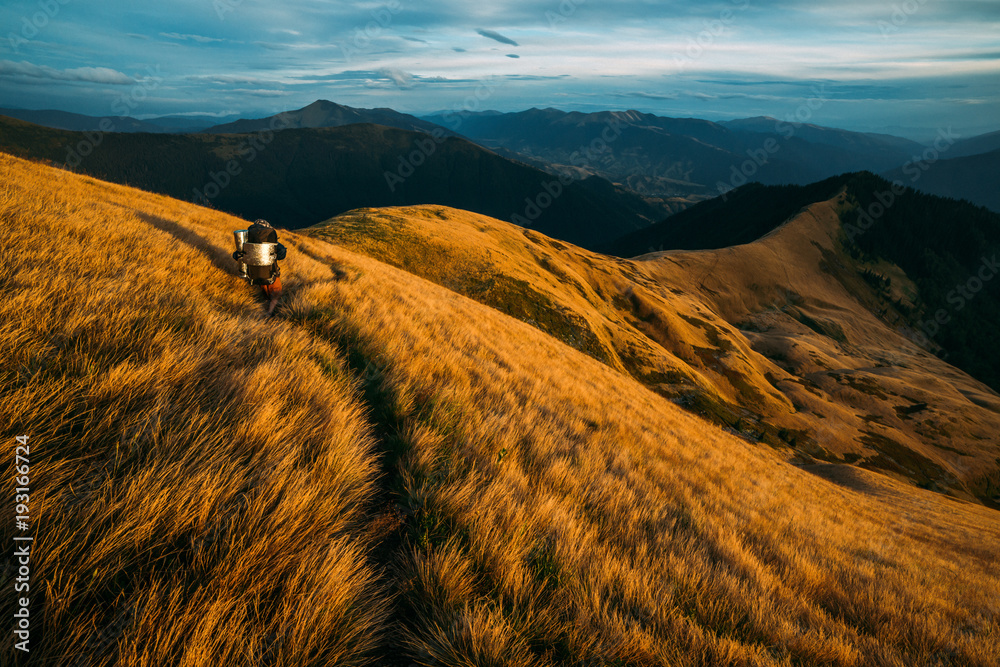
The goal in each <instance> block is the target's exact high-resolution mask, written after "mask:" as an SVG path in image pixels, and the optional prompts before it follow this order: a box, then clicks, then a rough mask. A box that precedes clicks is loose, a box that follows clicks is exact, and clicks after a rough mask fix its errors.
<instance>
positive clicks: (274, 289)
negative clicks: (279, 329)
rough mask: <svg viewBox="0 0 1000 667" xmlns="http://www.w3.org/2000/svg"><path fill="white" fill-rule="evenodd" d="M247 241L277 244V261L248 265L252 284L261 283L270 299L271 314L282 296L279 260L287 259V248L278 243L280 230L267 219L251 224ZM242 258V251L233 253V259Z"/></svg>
mask: <svg viewBox="0 0 1000 667" xmlns="http://www.w3.org/2000/svg"><path fill="white" fill-rule="evenodd" d="M246 242H247V243H273V244H275V245H276V246H277V248H276V253H275V254H274V258H275V261H274V262H273V263H271V264H265V265H252V264H250V265H247V267H246V272H247V276H246V277H247V280H249V281H250V284H251V285H260V288H261V290H262V291H263V292H264V296H265V297H266V298H267V300H268V304H267V314H268V315H271V314H273V313H274V309H275V307H276V306H277V305H278V299H280V298H281V269H280V268H279V267H278V260H283V259H285V253H286V252H287V250H286V248H285V246H283V245H281V244H280V243H278V232H276V231H275V230H274V228H273V227H271V224H270V223H269V222H268V221H267V220H256V221H255V222H254V223H253V224H252V225H250V227H249V228H248V229H247V236H246ZM242 258H243V253H242V252H240V251H237V252H235V253H233V259H236V260H237V261H240V260H241V259H242Z"/></svg>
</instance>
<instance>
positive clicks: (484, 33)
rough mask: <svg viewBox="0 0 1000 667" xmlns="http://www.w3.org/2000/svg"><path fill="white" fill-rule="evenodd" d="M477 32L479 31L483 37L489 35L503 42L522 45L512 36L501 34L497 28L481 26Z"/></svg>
mask: <svg viewBox="0 0 1000 667" xmlns="http://www.w3.org/2000/svg"><path fill="white" fill-rule="evenodd" d="M476 32H478V33H479V34H480V35H482V36H483V37H488V38H489V39H493V40H496V41H498V42H500V43H501V44H510V45H511V46H520V44H518V43H517V42H515V41H514V40H512V39H511V38H510V37H505V36H503V35H501V34H500V33H498V32H497V31H495V30H483V29H482V28H479V29H478V30H476Z"/></svg>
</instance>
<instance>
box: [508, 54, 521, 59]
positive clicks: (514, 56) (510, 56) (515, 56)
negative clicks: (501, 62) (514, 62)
mask: <svg viewBox="0 0 1000 667" xmlns="http://www.w3.org/2000/svg"><path fill="white" fill-rule="evenodd" d="M507 57H508V58H520V57H521V56H519V55H517V54H516V53H508V54H507Z"/></svg>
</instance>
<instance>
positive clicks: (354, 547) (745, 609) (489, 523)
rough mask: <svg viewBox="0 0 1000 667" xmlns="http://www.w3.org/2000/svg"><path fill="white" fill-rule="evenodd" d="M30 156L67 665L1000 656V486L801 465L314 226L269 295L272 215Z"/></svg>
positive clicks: (35, 286)
mask: <svg viewBox="0 0 1000 667" xmlns="http://www.w3.org/2000/svg"><path fill="white" fill-rule="evenodd" d="M0 171H2V175H3V178H2V180H0V182H2V183H3V184H4V185H3V186H2V189H0V218H2V220H3V221H4V226H5V228H6V229H8V230H14V232H13V233H15V234H16V235H17V238H16V239H15V241H16V242H15V243H12V244H10V245H6V244H5V245H4V254H5V256H4V258H3V260H4V262H5V265H6V266H9V267H12V268H13V273H9V274H6V276H5V278H4V280H5V284H4V287H5V292H6V293H7V294H12V295H14V296H13V297H12V298H10V299H7V300H5V301H3V302H2V303H0V322H2V324H0V327H2V334H3V335H2V336H0V345H2V346H3V347H2V352H3V354H4V356H5V359H7V363H6V364H5V365H4V366H3V370H2V371H0V372H2V373H3V382H2V385H0V386H2V387H3V388H4V389H3V391H4V396H3V399H4V400H3V402H4V405H5V406H8V408H9V409H8V410H7V411H5V412H4V413H3V417H2V419H3V423H2V428H3V431H4V432H5V433H11V432H27V433H29V434H31V435H32V438H33V440H32V443H33V445H34V447H36V448H33V449H32V456H33V457H34V458H33V459H32V475H33V480H34V481H33V494H32V503H33V508H32V513H33V514H34V515H35V516H37V517H40V518H42V517H43V518H44V520H43V522H42V523H40V524H39V526H38V532H37V534H38V535H39V538H38V542H37V543H36V548H37V554H38V558H39V560H38V561H37V562H36V561H35V560H33V561H32V563H33V567H34V568H35V569H33V575H32V576H33V586H38V588H39V589H40V591H39V593H41V591H44V594H38V595H37V597H34V598H33V599H34V604H35V616H33V617H32V618H33V619H35V618H42V619H44V621H43V623H44V630H45V637H44V639H40V640H39V644H37V647H38V653H32V657H33V659H34V660H35V662H36V664H72V662H73V661H74V660H76V659H77V658H78V657H80V656H83V655H88V656H89V657H90V658H91V661H90V664H92V665H101V664H122V665H160V664H180V665H219V664H227V665H230V664H232V665H244V664H246V665H250V664H253V665H258V664H273V665H296V666H304V665H305V666H312V665H326V664H333V663H336V664H348V663H349V662H351V661H354V662H361V661H363V660H364V658H365V653H364V652H365V651H366V650H368V649H373V648H374V649H375V650H381V651H382V652H383V653H387V654H389V656H388V658H391V659H395V658H396V657H397V656H398V657H399V658H400V660H398V661H397V662H395V663H394V664H409V663H410V662H416V663H418V664H425V665H432V664H446V665H550V664H620V665H654V664H672V665H787V664H810V665H811V664H834V665H910V664H936V663H946V664H947V663H950V664H968V665H984V666H985V665H992V664H995V663H996V662H997V660H1000V624H998V618H997V614H998V612H1000V610H998V608H997V603H996V601H997V599H1000V566H998V564H997V563H998V559H997V555H998V554H997V547H996V545H997V544H998V541H997V538H998V537H1000V521H998V519H997V515H996V513H995V512H993V511H991V510H987V509H985V508H982V507H979V506H976V505H972V504H969V503H963V502H958V501H955V500H951V499H948V498H945V497H943V496H941V495H938V494H933V493H930V492H927V491H921V490H918V489H914V488H912V487H909V486H906V485H903V484H900V483H897V482H894V481H892V480H891V479H888V478H885V477H882V476H879V475H875V474H873V473H869V472H866V471H864V470H859V469H856V468H849V467H845V466H829V467H819V468H814V469H812V470H803V469H800V468H797V467H794V466H791V465H789V464H787V463H785V462H784V461H782V460H781V459H780V458H778V457H777V456H775V455H774V454H773V453H771V452H770V451H769V450H766V449H761V448H759V447H755V446H753V445H750V444H748V443H746V442H745V441H743V440H741V439H738V438H735V437H732V436H731V435H728V434H726V433H724V432H722V431H720V430H719V429H717V428H716V427H713V426H711V425H709V424H706V423H705V422H703V421H701V420H699V419H697V418H695V417H693V416H691V415H689V414H687V413H685V412H683V411H682V410H681V409H679V408H678V407H677V406H675V405H673V404H672V403H671V402H670V401H668V400H665V399H663V398H662V397H660V396H658V395H656V394H655V393H652V392H650V391H648V390H647V389H645V388H644V387H643V386H641V385H640V384H638V383H636V382H635V381H634V380H632V379H631V378H628V377H627V376H625V375H623V374H621V373H619V372H618V371H616V370H614V369H612V368H610V367H609V366H607V365H605V364H602V363H599V362H597V361H596V360H594V359H592V358H590V357H589V356H587V355H585V354H582V353H580V352H578V351H575V350H574V349H573V348H572V347H569V346H567V345H565V344H563V343H561V342H559V341H558V340H556V339H555V338H553V337H551V336H548V335H545V334H543V333H541V332H540V331H538V330H537V329H536V328H534V327H532V326H530V325H528V324H526V323H523V322H519V321H517V320H516V319H514V318H511V317H507V316H504V315H502V314H500V313H498V312H497V311H496V310H494V309H491V308H489V307H487V306H485V305H481V304H477V303H476V302H474V301H472V300H470V299H467V298H465V297H462V296H459V295H458V294H456V293H455V292H453V291H450V290H448V289H445V288H442V287H440V286H437V285H434V284H433V283H430V282H427V281H426V280H423V279H421V278H419V277H416V276H414V275H412V274H410V273H407V272H404V271H401V270H399V269H395V268H393V267H391V266H388V265H386V264H383V263H380V262H378V261H375V260H373V259H370V258H367V257H364V256H362V255H358V254H354V253H352V252H349V251H347V250H345V249H343V248H341V247H338V246H336V245H333V244H329V243H326V242H324V241H322V240H317V239H315V238H310V237H307V236H304V235H301V234H296V233H289V232H285V233H282V240H283V242H284V243H286V245H288V246H289V255H288V261H287V262H286V264H285V270H284V276H283V277H284V278H285V279H286V286H287V291H288V296H287V298H286V300H285V303H284V304H283V306H282V309H281V312H280V315H279V317H277V318H276V319H273V320H264V319H262V318H261V316H260V306H259V304H257V303H255V297H254V295H253V293H252V291H251V290H250V289H249V288H247V287H246V286H244V285H243V284H241V283H240V282H239V281H238V279H237V278H236V277H235V276H234V275H233V272H232V267H231V266H230V264H229V262H228V261H227V257H228V252H229V250H228V248H229V243H230V239H231V237H230V231H231V230H232V229H235V228H238V227H239V226H241V225H242V224H243V223H242V221H240V220H237V219H234V218H230V217H228V216H225V215H222V214H218V213H215V212H211V211H206V210H204V209H200V208H198V207H195V206H193V205H189V204H185V203H181V202H176V201H173V200H170V199H168V198H165V197H160V196H155V195H149V194H146V193H142V192H139V191H136V190H131V189H128V188H124V187H120V186H116V185H109V184H104V183H100V182H96V181H93V180H91V179H87V178H81V177H78V176H74V175H70V174H66V173H63V172H59V171H56V170H52V169H48V168H44V167H39V166H37V165H32V164H29V163H26V162H23V161H20V160H15V159H12V158H9V157H6V156H0ZM12 248H16V249H18V252H17V253H13V252H11V251H10V250H9V249H12ZM151 248H161V249H162V250H161V252H158V253H153V254H152V255H151V254H150V253H149V252H148V249H151ZM177 266H181V267H183V272H182V273H181V275H180V276H179V277H178V276H177V274H176V273H174V272H172V269H173V268H176V267H177ZM270 417H275V419H274V421H269V418H270ZM379 469H381V471H382V472H381V474H380V475H378V476H376V475H377V471H378V470H379ZM12 477H13V476H12V475H11V476H6V477H5V480H6V481H5V482H4V491H5V494H6V495H8V497H10V495H11V492H12V489H11V485H12V483H13V482H12V481H10V480H12ZM384 503H389V505H390V507H391V509H390V511H384V510H383V504H384ZM10 532H11V529H10V528H9V527H7V526H4V528H3V534H2V536H0V537H2V539H4V540H8V541H9V540H10V538H11V535H10ZM5 576H10V575H5ZM36 582H37V583H36ZM5 585H6V584H5ZM33 595H35V594H34V588H33ZM11 604H12V603H11V600H10V597H9V596H4V597H3V598H2V600H0V614H4V615H6V614H10V613H11V608H10V605H11ZM33 622H34V621H33ZM380 626H385V627H384V629H380ZM102 632H103V634H101V633H102ZM34 637H35V635H33V638H34ZM373 644H376V645H377V646H374V647H373V646H372V645H373ZM34 646H36V645H34V644H33V647H34ZM3 650H4V651H5V652H6V651H10V650H11V649H10V648H9V645H8V647H7V648H5V649H3ZM8 657H9V654H6V653H5V654H4V661H7V658H8Z"/></svg>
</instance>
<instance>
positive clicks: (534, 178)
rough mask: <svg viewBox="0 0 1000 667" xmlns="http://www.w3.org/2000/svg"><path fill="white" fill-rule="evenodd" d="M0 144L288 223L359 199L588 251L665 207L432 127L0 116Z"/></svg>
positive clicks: (359, 203) (325, 214)
mask: <svg viewBox="0 0 1000 667" xmlns="http://www.w3.org/2000/svg"><path fill="white" fill-rule="evenodd" d="M95 142H96V143H95ZM0 150H3V151H6V152H8V153H11V154H14V155H18V156H21V157H30V158H34V159H43V160H48V161H51V162H53V163H55V164H68V165H69V166H70V167H72V168H74V169H75V170H76V171H79V172H82V173H85V174H88V175H91V176H95V177H97V178H102V179H105V180H109V181H113V182H116V183H126V184H128V185H132V186H136V187H140V188H143V189H145V190H150V191H153V192H159V193H162V194H167V195H171V196H174V197H179V198H183V199H187V200H193V201H196V202H199V203H207V204H210V205H212V206H214V207H216V208H219V209H221V210H224V211H228V212H231V213H235V214H237V215H240V216H242V217H245V218H249V219H254V218H266V219H268V220H271V221H272V222H273V223H275V224H277V225H279V226H282V227H287V228H292V229H294V228H299V227H303V226H307V225H311V224H314V223H316V222H319V221H321V220H326V219H328V218H329V217H331V216H333V215H337V214H338V213H343V212H345V211H348V210H351V209H354V208H359V207H365V206H397V205H410V204H443V205H447V206H453V207H459V208H464V209H467V210H470V211H475V212H477V213H482V214H485V215H490V216H493V217H497V218H501V219H505V220H512V219H513V220H514V221H519V222H520V223H521V224H522V225H524V226H531V227H532V228H534V229H537V230H539V231H542V232H544V233H547V234H550V235H552V236H556V237H559V238H563V239H567V240H570V241H573V242H575V243H578V244H580V245H583V246H588V247H593V246H595V245H598V244H601V243H607V242H610V241H611V240H613V239H615V238H617V237H619V236H621V235H622V234H625V233H628V232H631V231H634V230H636V229H639V228H641V227H645V226H647V225H649V224H651V223H653V222H655V221H656V220H659V219H662V218H663V217H664V216H665V215H666V213H665V212H664V210H663V209H662V208H660V207H658V206H656V205H653V204H650V203H649V202H647V201H646V200H644V199H643V198H642V197H640V196H639V195H637V194H635V193H633V192H631V191H629V190H626V189H623V188H621V187H617V186H615V185H613V184H611V183H610V182H608V181H606V180H604V179H601V178H598V177H591V178H586V179H584V180H581V181H573V182H567V183H566V184H565V185H564V184H562V183H560V182H559V181H558V179H555V178H553V177H552V175H551V174H548V173H546V172H543V171H540V170H538V169H535V168H533V167H529V166H527V165H524V164H519V163H516V162H513V161H511V160H508V159H506V158H503V157H500V156H498V155H496V154H495V153H493V152H491V151H489V150H486V149H484V148H482V147H480V146H478V145H476V144H473V143H471V142H469V141H466V140H465V139H461V138H458V137H448V136H444V134H443V133H442V131H440V130H439V131H438V132H437V133H436V134H434V135H430V134H427V133H424V132H414V131H408V130H400V129H396V128H390V127H385V126H382V125H372V124H353V125H347V126H343V127H327V128H307V129H289V130H284V131H280V132H274V133H251V134H183V135H182V134H146V133H131V134H129V133H97V134H96V135H95V134H93V133H90V134H83V133H77V132H68V131H64V130H55V129H50V128H44V127H40V126H37V125H32V124H29V123H26V122H23V121H18V120H14V119H9V118H2V117H0Z"/></svg>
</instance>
